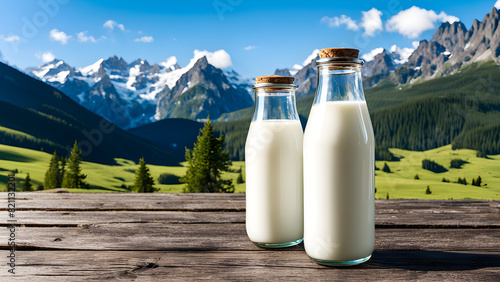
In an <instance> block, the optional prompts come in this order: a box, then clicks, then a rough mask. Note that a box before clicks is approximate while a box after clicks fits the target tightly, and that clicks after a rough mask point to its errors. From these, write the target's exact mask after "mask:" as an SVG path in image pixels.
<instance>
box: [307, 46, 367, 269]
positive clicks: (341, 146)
mask: <svg viewBox="0 0 500 282" xmlns="http://www.w3.org/2000/svg"><path fill="white" fill-rule="evenodd" d="M358 53H359V50H356V49H348V48H328V49H322V50H320V53H319V54H320V59H319V60H317V61H316V65H317V67H318V88H317V90H316V97H315V99H314V103H313V105H312V108H311V112H310V114H309V119H308V122H307V126H306V130H305V133H304V246H305V250H306V252H307V254H308V255H309V257H310V258H311V259H312V260H314V261H315V262H317V263H319V264H325V265H354V264H359V263H363V262H365V261H367V260H368V259H370V257H371V255H372V252H373V248H374V245H375V216H374V213H375V200H374V192H375V191H374V190H375V177H374V175H375V174H374V173H375V171H374V166H375V142H374V136H373V128H372V124H371V120H370V115H369V114H368V108H367V106H366V102H365V97H364V94H363V87H362V84H361V67H362V65H363V61H362V60H360V59H358Z"/></svg>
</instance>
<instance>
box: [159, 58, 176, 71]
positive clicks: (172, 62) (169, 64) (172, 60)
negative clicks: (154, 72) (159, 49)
mask: <svg viewBox="0 0 500 282" xmlns="http://www.w3.org/2000/svg"><path fill="white" fill-rule="evenodd" d="M175 64H177V57H175V56H171V57H168V59H167V60H166V61H165V62H161V63H160V66H162V67H165V68H170V67H172V66H174V65H175Z"/></svg>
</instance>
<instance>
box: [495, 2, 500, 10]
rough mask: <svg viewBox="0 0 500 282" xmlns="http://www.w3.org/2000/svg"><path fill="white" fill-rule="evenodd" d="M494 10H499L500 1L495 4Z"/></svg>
mask: <svg viewBox="0 0 500 282" xmlns="http://www.w3.org/2000/svg"><path fill="white" fill-rule="evenodd" d="M495 8H496V9H500V0H498V1H497V2H496V3H495Z"/></svg>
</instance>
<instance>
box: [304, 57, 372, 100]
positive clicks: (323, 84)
mask: <svg viewBox="0 0 500 282" xmlns="http://www.w3.org/2000/svg"><path fill="white" fill-rule="evenodd" d="M334 101H365V96H364V94H363V84H362V80H361V65H360V64H346V65H335V64H322V65H318V88H317V90H316V97H315V99H314V104H319V103H324V102H334Z"/></svg>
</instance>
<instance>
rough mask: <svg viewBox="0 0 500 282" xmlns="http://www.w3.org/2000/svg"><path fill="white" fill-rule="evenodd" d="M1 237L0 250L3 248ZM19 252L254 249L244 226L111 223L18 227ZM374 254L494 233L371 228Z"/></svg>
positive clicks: (462, 242) (497, 246)
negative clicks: (381, 251) (30, 250)
mask: <svg viewBox="0 0 500 282" xmlns="http://www.w3.org/2000/svg"><path fill="white" fill-rule="evenodd" d="M6 235H7V234H5V235H4V234H2V236H1V237H0V248H2V249H6V248H7V237H6ZM16 241H17V243H18V246H19V248H20V249H50V248H54V249H73V250H166V251H218V250H226V251H228V250H240V251H244V250H258V248H257V247H256V246H254V245H253V244H252V243H251V242H250V241H249V240H248V237H247V235H246V231H245V225H244V224H240V223H235V224H232V223H229V224H163V223H114V224H88V225H87V224H84V225H81V226H79V227H65V228H57V227H55V228H53V227H48V228H41V227H29V228H22V227H20V228H18V229H17V234H16ZM376 247H377V249H378V250H453V251H467V250H485V251H500V230H499V229H463V228H461V229H438V228H435V229H411V228H406V229H393V228H390V229H385V228H379V229H376Z"/></svg>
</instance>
